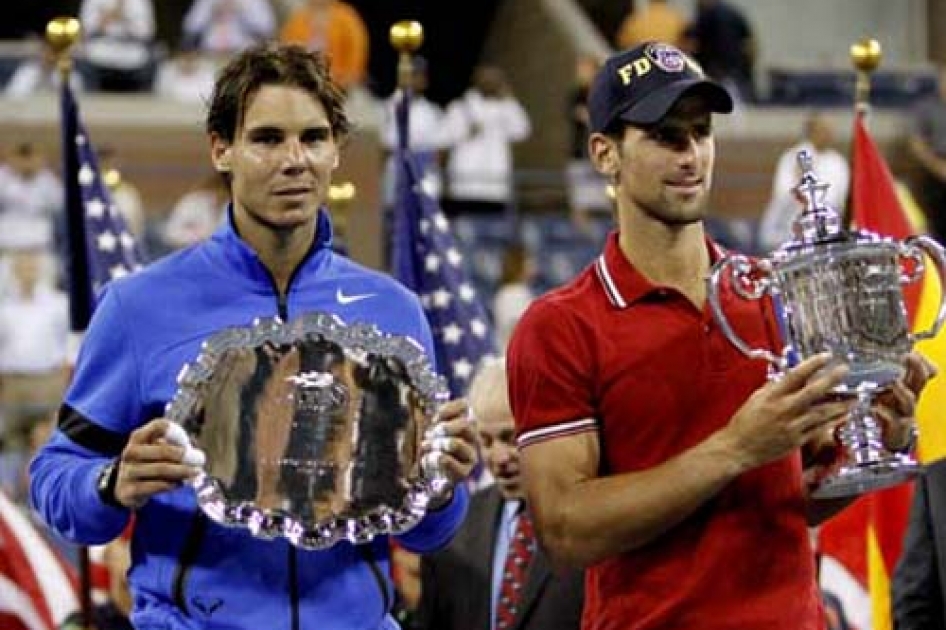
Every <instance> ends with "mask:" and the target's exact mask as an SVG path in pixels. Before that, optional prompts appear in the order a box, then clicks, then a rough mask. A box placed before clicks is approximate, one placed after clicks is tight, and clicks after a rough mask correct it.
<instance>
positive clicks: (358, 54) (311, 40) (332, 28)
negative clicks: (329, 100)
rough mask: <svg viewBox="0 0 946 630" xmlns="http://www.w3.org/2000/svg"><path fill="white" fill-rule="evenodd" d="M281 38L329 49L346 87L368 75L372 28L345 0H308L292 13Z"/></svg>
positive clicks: (339, 80) (337, 78) (335, 71)
mask: <svg viewBox="0 0 946 630" xmlns="http://www.w3.org/2000/svg"><path fill="white" fill-rule="evenodd" d="M280 39H281V40H282V41H283V42H285V43H287V44H299V45H300V46H305V47H306V48H308V49H309V50H322V51H325V52H326V53H327V54H328V57H329V59H330V61H331V64H332V77H333V78H334V79H335V81H336V82H337V83H338V84H339V85H341V86H342V87H343V88H345V89H346V90H347V89H349V88H351V87H352V86H354V85H359V84H362V83H364V82H365V80H366V79H367V76H368V29H367V27H366V26H365V23H364V21H363V20H362V19H361V16H360V15H358V11H356V10H355V9H354V8H353V7H352V6H351V5H349V4H346V3H345V2H342V1H341V0H305V3H304V4H303V5H302V6H300V7H299V8H298V9H296V10H295V11H293V12H292V13H291V14H290V15H289V18H288V19H287V20H286V23H285V24H284V25H283V27H282V31H281V33H280Z"/></svg>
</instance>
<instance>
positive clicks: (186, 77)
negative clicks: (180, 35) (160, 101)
mask: <svg viewBox="0 0 946 630" xmlns="http://www.w3.org/2000/svg"><path fill="white" fill-rule="evenodd" d="M216 71H217V70H216V66H215V65H214V63H213V61H211V60H210V59H207V58H206V57H204V56H203V55H201V53H200V51H199V50H197V49H196V48H193V47H183V48H181V49H180V50H178V52H177V54H175V55H174V56H172V57H171V58H170V59H167V60H165V61H164V62H162V63H161V66H160V67H159V68H158V77H157V79H155V84H154V91H155V93H156V94H157V95H158V96H161V97H163V98H167V99H170V100H173V101H178V102H180V103H193V104H194V105H203V104H204V103H207V102H209V100H210V92H211V91H212V90H213V87H214V79H215V77H216Z"/></svg>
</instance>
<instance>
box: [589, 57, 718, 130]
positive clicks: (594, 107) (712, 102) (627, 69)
mask: <svg viewBox="0 0 946 630" xmlns="http://www.w3.org/2000/svg"><path fill="white" fill-rule="evenodd" d="M692 92H698V93H700V94H703V95H704V96H705V97H706V102H707V104H708V105H709V108H710V111H713V112H717V113H720V114H728V113H729V112H731V111H732V109H733V100H732V97H731V96H730V95H729V92H727V91H726V88H724V87H723V86H721V85H720V84H719V83H716V82H714V81H711V80H709V79H707V78H706V75H704V74H703V70H702V69H701V68H700V66H699V64H697V63H696V62H695V61H693V60H692V59H690V57H688V56H687V55H686V54H685V53H683V52H682V51H680V50H678V49H677V48H674V47H673V46H671V45H669V44H662V43H660V42H647V43H644V44H640V45H639V46H636V47H634V48H631V49H630V50H625V51H622V52H619V53H617V54H615V55H612V56H611V57H609V58H608V60H607V61H605V62H604V65H603V66H602V67H601V69H600V70H599V71H598V74H597V75H596V76H595V78H594V81H593V82H592V84H591V89H590V91H589V93H588V116H589V118H590V127H591V131H597V132H603V131H605V130H607V129H608V128H609V127H611V126H612V125H613V124H614V123H615V122H616V121H618V120H621V121H624V122H628V123H631V124H635V125H650V124H653V123H655V122H657V121H659V120H660V119H661V118H663V117H664V116H665V115H666V113H667V112H668V111H670V109H671V108H672V107H673V106H674V104H675V103H676V102H677V101H678V100H680V98H681V97H682V96H683V95H684V94H689V93H692Z"/></svg>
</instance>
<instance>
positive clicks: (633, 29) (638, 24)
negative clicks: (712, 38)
mask: <svg viewBox="0 0 946 630" xmlns="http://www.w3.org/2000/svg"><path fill="white" fill-rule="evenodd" d="M629 4H630V7H629V8H630V10H629V12H628V14H627V17H626V18H624V21H623V22H622V23H621V27H620V28H619V29H618V33H617V37H616V42H617V45H618V48H621V49H627V48H633V47H634V46H637V45H638V44H643V43H644V42H664V43H665V44H672V45H674V46H678V45H679V44H680V42H681V39H682V37H683V32H684V31H685V30H686V27H687V22H688V20H687V18H686V16H684V15H683V13H682V12H680V10H679V9H676V8H675V7H672V6H670V5H669V4H668V3H667V0H649V2H647V4H645V5H644V6H643V7H640V8H637V9H635V8H634V0H631V2H630V3H629Z"/></svg>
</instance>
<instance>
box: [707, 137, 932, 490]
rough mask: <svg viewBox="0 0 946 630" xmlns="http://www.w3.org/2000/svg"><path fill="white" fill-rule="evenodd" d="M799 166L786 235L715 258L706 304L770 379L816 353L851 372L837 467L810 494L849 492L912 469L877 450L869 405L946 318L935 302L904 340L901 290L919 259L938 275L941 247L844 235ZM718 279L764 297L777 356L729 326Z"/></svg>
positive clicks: (901, 458) (879, 443) (921, 239)
mask: <svg viewBox="0 0 946 630" xmlns="http://www.w3.org/2000/svg"><path fill="white" fill-rule="evenodd" d="M798 162H799V166H800V167H801V171H802V176H801V182H800V184H799V185H798V187H797V188H796V192H797V193H798V194H799V196H800V197H801V198H802V200H803V203H804V206H805V207H804V209H803V210H802V212H801V213H800V215H799V217H798V218H797V219H796V220H795V222H794V224H793V231H794V238H793V239H791V240H789V241H788V242H786V243H784V244H783V245H782V246H781V247H780V248H779V249H777V250H776V251H774V252H773V253H772V254H771V255H770V256H769V257H768V258H765V259H761V260H759V261H756V262H753V261H751V260H750V259H749V258H747V257H745V256H741V255H727V256H725V257H724V258H722V259H720V260H719V261H717V263H716V264H715V265H714V267H713V269H712V271H711V272H710V275H709V278H708V299H709V304H710V307H711V308H712V310H713V314H714V316H715V318H716V320H717V321H718V322H719V325H720V328H721V330H722V332H723V333H724V334H725V335H726V337H727V338H728V339H729V341H730V342H731V343H732V344H733V345H735V346H736V348H738V349H739V350H740V351H741V352H743V353H744V354H745V355H747V356H749V357H752V358H760V359H765V360H766V361H768V362H769V363H770V375H771V376H772V377H774V378H778V376H779V375H780V374H781V373H782V372H783V371H784V370H785V369H787V368H789V367H791V366H793V365H795V364H796V363H798V362H799V361H800V360H802V359H805V358H808V357H811V356H814V355H816V354H818V353H821V352H825V351H829V352H831V353H832V354H833V355H834V357H835V358H836V359H837V360H839V361H844V362H845V363H847V364H848V365H849V366H850V372H849V374H848V376H847V378H846V379H845V381H844V382H843V383H842V384H841V385H840V386H838V387H837V388H836V390H835V393H836V394H837V395H839V396H849V397H853V398H856V404H855V408H854V410H853V411H852V412H851V414H850V416H849V417H848V419H847V421H846V422H845V423H844V424H843V425H842V427H841V428H840V429H839V430H838V432H837V435H836V437H837V439H838V441H839V444H840V447H841V457H840V458H839V459H840V461H839V463H838V464H837V466H836V469H834V470H832V471H831V473H830V474H829V475H828V477H827V478H825V479H824V480H823V481H822V482H821V484H820V485H819V486H818V487H817V488H816V489H815V491H814V493H813V494H814V496H816V497H823V498H827V497H842V496H850V495H855V494H860V493H862V492H866V491H870V490H876V489H880V488H884V487H887V486H890V485H894V484H897V483H901V482H903V481H906V480H908V479H910V478H912V477H913V476H914V475H916V474H917V473H918V472H919V470H920V466H919V464H917V462H916V461H915V460H914V459H913V458H912V457H911V456H910V455H907V454H901V453H891V452H889V451H888V450H887V449H885V448H884V446H883V440H882V429H883V427H882V424H881V422H880V421H879V420H878V419H877V418H875V417H874V416H873V414H872V412H871V403H872V400H873V398H874V396H876V395H877V394H878V393H880V392H882V391H884V390H885V389H886V388H888V387H889V386H890V385H892V384H893V383H894V382H895V381H897V380H898V379H899V378H900V377H901V376H902V375H903V372H904V367H903V360H904V357H905V355H906V354H907V353H909V351H910V349H911V348H912V347H913V344H914V342H915V341H917V340H921V339H929V338H931V337H933V336H935V335H936V334H937V333H938V332H939V330H940V328H942V326H943V323H944V321H946V296H944V297H941V299H940V306H939V311H938V313H937V316H936V319H935V321H934V322H933V323H932V325H931V327H930V328H929V330H926V331H924V332H918V333H913V334H911V332H910V328H909V322H908V320H907V313H906V307H905V305H904V299H903V293H902V289H901V287H902V286H903V285H906V284H910V283H913V282H916V281H917V280H919V279H920V278H921V277H922V275H923V273H924V256H923V255H924V254H926V255H927V256H929V258H930V259H931V260H932V261H933V262H934V263H935V265H936V268H937V271H938V272H939V276H940V279H941V280H943V279H946V251H944V249H943V248H942V247H941V246H940V245H939V244H938V243H936V242H935V241H934V240H932V239H930V238H927V237H925V236H914V237H910V238H907V239H905V240H903V241H895V240H892V239H889V238H884V237H880V236H878V235H876V234H872V233H870V232H864V231H845V230H843V229H842V228H841V222H840V219H839V217H838V213H837V212H836V211H835V210H833V209H832V208H829V207H827V206H825V205H824V203H823V201H822V199H823V197H824V193H825V191H826V190H827V188H828V184H827V183H824V182H821V181H819V180H818V179H817V177H816V176H815V174H814V172H813V169H812V159H811V155H810V154H809V153H808V152H807V151H801V152H799V155H798ZM727 283H728V285H729V286H730V287H731V288H732V290H733V291H734V292H735V293H736V294H737V295H738V296H739V297H741V298H743V299H746V300H759V299H762V298H763V297H764V296H766V295H768V296H769V297H770V298H771V300H772V305H773V307H774V311H775V314H776V318H777V320H778V326H779V329H780V331H781V335H782V337H783V339H782V343H783V344H784V347H783V348H781V350H780V351H779V352H777V353H776V352H772V351H770V350H767V349H764V348H752V347H750V346H749V345H748V344H746V342H745V341H744V340H743V339H741V338H740V337H739V336H738V335H737V334H736V332H735V331H734V330H733V329H732V326H731V325H730V324H729V322H728V320H727V319H726V315H725V313H724V312H723V309H722V305H721V300H720V292H721V290H722V287H723V286H724V285H725V284H727Z"/></svg>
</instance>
